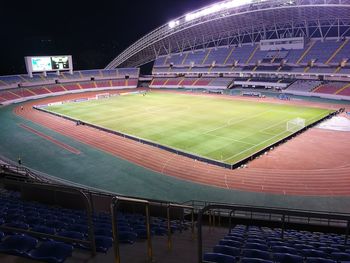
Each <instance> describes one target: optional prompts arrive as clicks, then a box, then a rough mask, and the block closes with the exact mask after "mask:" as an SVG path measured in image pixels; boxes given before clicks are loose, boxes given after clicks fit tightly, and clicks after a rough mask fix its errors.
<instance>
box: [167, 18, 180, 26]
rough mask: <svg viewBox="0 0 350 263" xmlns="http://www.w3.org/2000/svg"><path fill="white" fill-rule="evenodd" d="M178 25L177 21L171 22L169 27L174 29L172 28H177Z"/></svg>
mask: <svg viewBox="0 0 350 263" xmlns="http://www.w3.org/2000/svg"><path fill="white" fill-rule="evenodd" d="M179 24H180V21H179V20H173V21H170V22H169V27H170V28H174V27H176V26H178V25H179Z"/></svg>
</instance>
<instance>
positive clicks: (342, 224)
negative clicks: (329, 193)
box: [192, 203, 350, 263]
mask: <svg viewBox="0 0 350 263" xmlns="http://www.w3.org/2000/svg"><path fill="white" fill-rule="evenodd" d="M192 204H194V203H192ZM204 220H209V222H211V223H210V224H211V225H212V227H216V226H218V225H215V222H218V224H220V226H226V229H227V230H226V234H223V235H222V237H221V238H220V239H219V240H217V244H216V245H214V246H213V247H211V248H204V247H203V241H205V239H206V238H209V237H206V235H208V234H207V233H205V232H203V231H202V227H203V222H204ZM349 222H350V214H335V213H333V214H331V213H325V212H313V211H303V210H287V209H277V208H267V207H252V206H240V205H225V204H209V205H208V204H207V205H205V207H204V208H202V209H201V210H200V211H199V214H198V223H197V225H198V233H197V236H198V261H197V262H198V263H202V262H217V263H221V262H227V263H230V262H231V263H234V262H260V263H261V262H263V263H272V262H281V263H286V262H293V263H294V262H295V263H303V262H327V263H336V262H345V261H346V262H348V260H350V242H349V241H348V235H349V230H350V229H349V228H350V223H349ZM223 231H224V230H223ZM209 233H210V232H209ZM212 233H213V231H212ZM212 233H210V235H212Z"/></svg>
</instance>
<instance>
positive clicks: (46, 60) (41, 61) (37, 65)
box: [32, 57, 52, 71]
mask: <svg viewBox="0 0 350 263" xmlns="http://www.w3.org/2000/svg"><path fill="white" fill-rule="evenodd" d="M32 69H33V71H49V70H52V64H51V58H50V57H33V58H32Z"/></svg>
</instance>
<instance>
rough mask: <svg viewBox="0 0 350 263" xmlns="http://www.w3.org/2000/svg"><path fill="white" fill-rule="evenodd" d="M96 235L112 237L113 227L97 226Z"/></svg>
mask: <svg viewBox="0 0 350 263" xmlns="http://www.w3.org/2000/svg"><path fill="white" fill-rule="evenodd" d="M95 235H97V236H107V237H111V236H112V229H107V228H95Z"/></svg>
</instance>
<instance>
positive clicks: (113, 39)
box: [0, 0, 217, 75]
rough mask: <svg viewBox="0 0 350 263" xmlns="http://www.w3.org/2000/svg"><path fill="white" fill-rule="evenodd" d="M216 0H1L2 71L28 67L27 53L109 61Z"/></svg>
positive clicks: (79, 61) (94, 64)
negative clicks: (155, 32)
mask: <svg viewBox="0 0 350 263" xmlns="http://www.w3.org/2000/svg"><path fill="white" fill-rule="evenodd" d="M215 2H217V1H215V0H150V1H147V0H143V1H142V0H129V1H128V0H113V1H112V0H96V1H93V2H91V1H81V0H70V1H67V0H62V1H60V0H57V1H52V0H46V1H42V0H32V1H16V0H12V1H11V0H3V1H1V7H0V8H1V15H0V25H1V31H0V32H1V38H0V61H1V62H0V75H5V74H16V73H25V66H24V56H28V55H64V54H71V55H73V63H74V68H75V69H77V70H78V69H94V68H103V67H105V66H106V65H107V64H108V63H109V62H110V61H111V60H112V59H113V58H114V57H115V56H117V55H118V54H119V53H120V52H121V51H123V50H124V49H125V48H126V47H128V46H129V45H130V44H132V43H133V42H134V41H136V40H137V39H139V38H140V37H141V36H143V35H144V34H146V33H148V32H150V31H151V30H153V29H154V28H156V27H158V26H160V25H162V24H164V23H167V22H169V21H170V20H171V19H173V18H176V17H178V16H180V15H183V14H185V13H187V12H190V11H193V10H194V9H197V8H200V7H203V6H205V5H208V4H211V3H215Z"/></svg>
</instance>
